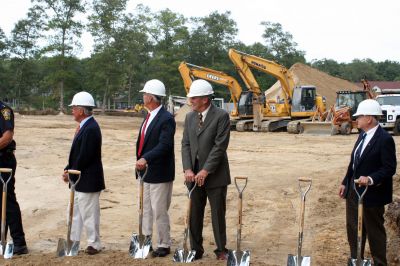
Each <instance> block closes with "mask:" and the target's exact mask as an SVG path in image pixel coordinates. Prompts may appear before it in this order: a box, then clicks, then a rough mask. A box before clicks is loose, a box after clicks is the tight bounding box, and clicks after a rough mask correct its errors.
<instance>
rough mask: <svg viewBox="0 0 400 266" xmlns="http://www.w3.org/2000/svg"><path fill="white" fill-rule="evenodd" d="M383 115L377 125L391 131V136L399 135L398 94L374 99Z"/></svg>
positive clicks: (399, 96)
mask: <svg viewBox="0 0 400 266" xmlns="http://www.w3.org/2000/svg"><path fill="white" fill-rule="evenodd" d="M376 100H377V101H378V103H379V104H380V105H381V108H382V113H383V115H382V116H381V118H380V119H379V124H380V126H381V127H382V128H384V129H386V130H393V135H395V136H399V135H400V94H382V95H379V96H377V97H376Z"/></svg>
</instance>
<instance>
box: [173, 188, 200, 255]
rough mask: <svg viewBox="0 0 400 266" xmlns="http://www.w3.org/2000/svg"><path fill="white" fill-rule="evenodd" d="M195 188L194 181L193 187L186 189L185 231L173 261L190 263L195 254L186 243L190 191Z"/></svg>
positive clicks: (190, 201)
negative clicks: (180, 246) (181, 243)
mask: <svg viewBox="0 0 400 266" xmlns="http://www.w3.org/2000/svg"><path fill="white" fill-rule="evenodd" d="M195 188H196V183H194V185H193V187H192V188H191V189H188V198H189V200H188V205H187V211H186V219H185V231H184V233H183V245H182V248H178V249H176V251H175V254H174V258H173V260H174V261H175V262H181V263H190V262H192V261H193V260H194V256H195V255H196V250H189V249H188V245H187V240H188V238H189V233H190V230H189V225H190V209H191V206H192V199H191V196H192V192H193V190H194V189H195Z"/></svg>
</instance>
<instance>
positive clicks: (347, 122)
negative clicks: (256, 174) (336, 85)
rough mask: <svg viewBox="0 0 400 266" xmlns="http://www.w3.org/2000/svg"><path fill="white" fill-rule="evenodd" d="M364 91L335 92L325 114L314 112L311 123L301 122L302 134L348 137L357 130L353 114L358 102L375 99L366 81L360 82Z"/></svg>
mask: <svg viewBox="0 0 400 266" xmlns="http://www.w3.org/2000/svg"><path fill="white" fill-rule="evenodd" d="M361 82H362V84H363V87H364V90H360V91H337V92H336V102H335V105H333V106H332V107H331V108H329V110H328V111H327V112H325V113H322V112H319V111H318V110H317V112H315V114H314V116H313V117H312V119H311V121H303V122H301V128H302V133H310V134H330V135H337V134H342V135H349V134H350V133H351V132H352V130H353V129H354V128H357V122H356V118H355V117H353V114H354V113H355V112H356V111H357V107H358V105H359V103H360V102H362V101H363V100H366V99H373V98H375V93H374V92H373V91H372V89H371V87H370V85H369V83H368V81H367V80H366V79H362V80H361Z"/></svg>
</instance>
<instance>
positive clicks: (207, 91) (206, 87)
mask: <svg viewBox="0 0 400 266" xmlns="http://www.w3.org/2000/svg"><path fill="white" fill-rule="evenodd" d="M211 94H214V91H213V88H212V86H211V84H210V83H209V82H208V81H206V80H204V79H197V80H195V81H193V83H192V85H190V90H189V93H188V94H187V97H196V96H207V95H211Z"/></svg>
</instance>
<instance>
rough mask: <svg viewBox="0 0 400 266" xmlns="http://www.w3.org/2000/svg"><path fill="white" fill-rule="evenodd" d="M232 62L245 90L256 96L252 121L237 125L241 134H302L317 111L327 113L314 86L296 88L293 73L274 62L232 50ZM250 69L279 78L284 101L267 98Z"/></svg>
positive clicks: (323, 100)
mask: <svg viewBox="0 0 400 266" xmlns="http://www.w3.org/2000/svg"><path fill="white" fill-rule="evenodd" d="M229 58H230V59H231V61H232V62H233V64H234V65H235V67H236V70H237V71H238V73H239V75H240V76H241V78H242V79H243V82H244V83H245V85H246V87H247V88H248V89H249V91H251V92H252V93H253V97H252V100H253V102H252V104H253V115H254V118H253V119H251V120H250V119H249V120H242V121H239V122H238V123H237V124H236V129H237V130H238V131H245V130H249V129H251V128H252V129H253V131H275V130H278V129H282V128H286V129H287V131H288V132H289V133H300V132H301V125H300V121H301V120H304V119H308V120H309V119H310V118H311V117H312V116H313V115H314V113H315V111H316V110H320V111H321V112H325V109H326V106H325V99H324V98H323V97H322V96H319V95H317V92H316V88H315V87H314V86H299V87H296V86H295V83H294V80H293V76H292V74H291V73H290V71H289V70H288V69H287V68H286V67H284V66H282V65H280V64H278V63H276V62H273V61H269V60H266V59H263V58H261V57H257V56H254V55H249V54H246V53H243V52H240V51H237V50H234V49H229ZM251 68H253V69H256V70H259V71H261V72H263V73H267V74H270V75H272V76H274V77H275V78H277V79H278V80H279V82H280V84H281V95H282V97H279V98H276V99H272V98H267V99H266V98H265V96H264V95H263V92H262V91H261V89H260V86H259V85H258V83H257V80H256V79H255V77H254V75H253V73H252V71H251Z"/></svg>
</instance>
